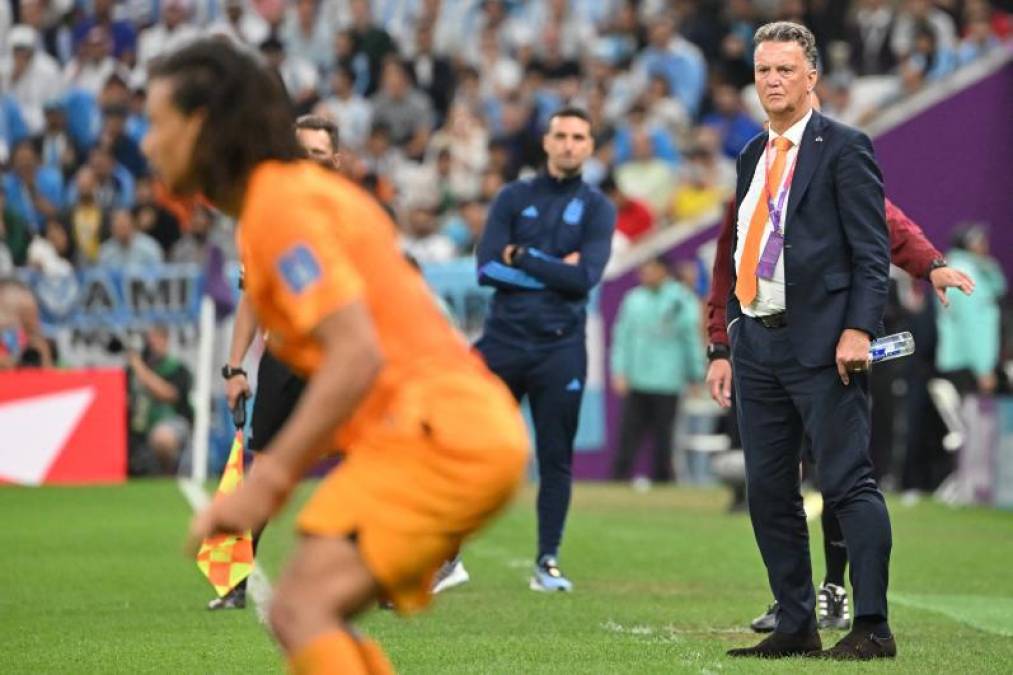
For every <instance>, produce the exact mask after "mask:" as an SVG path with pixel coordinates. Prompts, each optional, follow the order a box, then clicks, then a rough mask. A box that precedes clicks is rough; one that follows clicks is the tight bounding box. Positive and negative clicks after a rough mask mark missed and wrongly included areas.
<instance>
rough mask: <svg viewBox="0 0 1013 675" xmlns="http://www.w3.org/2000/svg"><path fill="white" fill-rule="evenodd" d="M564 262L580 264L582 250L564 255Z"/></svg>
mask: <svg viewBox="0 0 1013 675" xmlns="http://www.w3.org/2000/svg"><path fill="white" fill-rule="evenodd" d="M563 262H565V263H566V264H567V265H579V264H580V251H574V252H573V253H571V254H569V255H567V256H564V257H563Z"/></svg>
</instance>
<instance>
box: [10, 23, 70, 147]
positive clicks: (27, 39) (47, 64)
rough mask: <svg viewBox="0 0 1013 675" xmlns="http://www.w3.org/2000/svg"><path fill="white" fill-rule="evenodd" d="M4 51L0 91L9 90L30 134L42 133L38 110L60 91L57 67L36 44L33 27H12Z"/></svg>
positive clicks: (40, 116) (37, 40)
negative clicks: (5, 52)
mask: <svg viewBox="0 0 1013 675" xmlns="http://www.w3.org/2000/svg"><path fill="white" fill-rule="evenodd" d="M7 51H8V53H7V54H6V55H5V57H6V58H5V59H4V61H3V63H2V64H0V91H6V92H10V94H11V96H13V97H14V100H15V101H17V103H18V107H19V108H20V110H21V115H22V118H23V119H24V122H25V124H27V125H28V132H29V133H30V134H32V135H33V136H34V135H35V134H39V133H41V132H42V129H43V126H44V118H43V113H42V109H43V106H45V105H46V104H47V103H49V102H50V101H53V100H55V99H56V98H58V97H59V96H60V94H61V93H62V83H61V82H60V66H59V64H57V62H56V60H55V59H54V58H53V57H52V56H50V55H49V54H47V53H46V52H45V51H44V50H43V49H42V48H41V45H40V42H39V35H38V33H37V32H36V31H35V29H34V28H31V27H29V26H24V25H18V26H14V28H12V29H11V30H10V32H9V33H8V35H7Z"/></svg>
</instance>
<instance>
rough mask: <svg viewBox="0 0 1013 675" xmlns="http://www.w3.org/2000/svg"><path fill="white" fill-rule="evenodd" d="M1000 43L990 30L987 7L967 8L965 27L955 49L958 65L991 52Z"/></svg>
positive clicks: (965, 63) (990, 24)
mask: <svg viewBox="0 0 1013 675" xmlns="http://www.w3.org/2000/svg"><path fill="white" fill-rule="evenodd" d="M1000 44H1001V43H1000V42H999V38H998V37H996V35H995V34H994V33H993V32H992V23H991V21H990V18H989V13H988V9H987V8H980V9H977V10H975V11H971V9H970V7H969V8H968V19H967V28H966V30H965V34H964V39H963V40H961V41H960V47H959V48H958V50H957V62H958V65H960V66H964V65H967V64H968V63H971V62H972V61H975V60H977V59H980V58H981V57H982V56H985V55H986V54H988V53H990V52H992V51H993V50H995V48H996V47H998V46H999V45H1000Z"/></svg>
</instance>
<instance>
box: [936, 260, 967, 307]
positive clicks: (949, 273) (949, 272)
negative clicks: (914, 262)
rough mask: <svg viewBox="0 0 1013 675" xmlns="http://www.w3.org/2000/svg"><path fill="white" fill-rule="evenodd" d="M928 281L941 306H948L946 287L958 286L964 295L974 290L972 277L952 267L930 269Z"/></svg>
mask: <svg viewBox="0 0 1013 675" xmlns="http://www.w3.org/2000/svg"><path fill="white" fill-rule="evenodd" d="M929 281H931V282H932V288H934V289H935V291H936V295H937V296H938V297H939V302H941V303H943V307H949V306H950V301H949V300H947V299H946V289H947V288H959V289H960V290H962V291H963V292H964V295H970V294H971V293H972V292H973V291H974V279H972V278H971V277H969V276H967V275H966V274H964V273H963V272H961V271H960V270H955V269H953V268H952V267H937V268H936V269H934V270H932V271H931V272H929Z"/></svg>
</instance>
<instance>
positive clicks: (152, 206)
mask: <svg viewBox="0 0 1013 675" xmlns="http://www.w3.org/2000/svg"><path fill="white" fill-rule="evenodd" d="M134 196H135V199H136V202H137V203H136V205H135V206H134V220H135V222H136V223H137V229H138V230H139V231H141V232H144V233H145V234H147V235H150V236H151V237H152V238H153V239H154V240H155V241H157V242H158V245H159V246H160V247H161V249H162V252H163V253H165V254H168V253H169V251H171V250H172V247H173V246H174V245H175V244H176V242H177V241H179V238H180V230H179V221H178V220H177V219H176V216H175V215H173V213H172V211H170V210H169V209H167V208H165V207H164V206H162V205H161V204H159V203H158V201H157V200H156V199H155V191H154V189H153V185H152V181H151V179H150V178H141V179H140V180H138V181H137V189H136V190H135V192H134Z"/></svg>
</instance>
